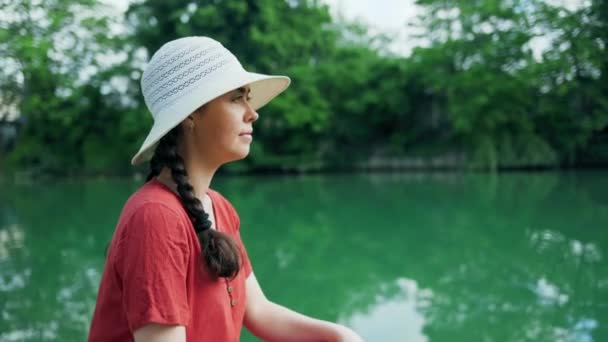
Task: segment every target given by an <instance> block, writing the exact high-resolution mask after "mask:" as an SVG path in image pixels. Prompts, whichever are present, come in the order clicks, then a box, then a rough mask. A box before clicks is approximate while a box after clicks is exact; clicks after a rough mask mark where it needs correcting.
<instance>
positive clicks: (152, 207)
mask: <svg viewBox="0 0 608 342" xmlns="http://www.w3.org/2000/svg"><path fill="white" fill-rule="evenodd" d="M182 220H183V219H182V218H181V217H180V216H178V215H177V213H175V212H173V211H172V210H171V209H169V208H167V207H165V206H164V205H162V204H160V203H146V204H144V205H143V206H142V207H140V208H138V209H137V210H136V211H135V212H134V213H133V214H132V216H131V218H130V219H129V221H128V226H127V227H125V228H126V229H125V233H124V236H123V237H122V239H121V240H120V242H119V244H118V250H117V254H116V259H115V264H114V265H115V271H116V273H117V275H118V278H119V282H120V286H121V288H122V305H123V310H124V313H125V315H126V318H127V321H128V323H129V328H130V329H131V331H132V332H134V331H136V330H137V329H139V328H140V327H142V326H144V325H145V324H148V323H159V324H168V325H184V326H185V325H187V324H188V321H189V320H190V316H189V312H190V311H189V306H188V300H187V298H188V296H187V287H186V276H187V270H188V259H189V253H190V252H189V247H188V246H189V244H188V238H187V234H186V229H187V227H185V226H184V224H183V221H182Z"/></svg>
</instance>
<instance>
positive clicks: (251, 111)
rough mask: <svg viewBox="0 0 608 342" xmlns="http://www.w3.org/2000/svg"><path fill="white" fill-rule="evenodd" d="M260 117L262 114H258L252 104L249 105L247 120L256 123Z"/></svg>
mask: <svg viewBox="0 0 608 342" xmlns="http://www.w3.org/2000/svg"><path fill="white" fill-rule="evenodd" d="M259 117H260V114H258V112H256V111H255V110H254V109H253V107H251V103H249V102H248V103H247V113H246V114H245V120H246V121H251V122H255V121H257V120H258V118H259Z"/></svg>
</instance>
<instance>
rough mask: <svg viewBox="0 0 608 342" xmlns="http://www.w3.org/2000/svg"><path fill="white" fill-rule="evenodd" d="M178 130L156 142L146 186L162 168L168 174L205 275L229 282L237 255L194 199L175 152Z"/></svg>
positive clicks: (237, 263)
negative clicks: (190, 227)
mask: <svg viewBox="0 0 608 342" xmlns="http://www.w3.org/2000/svg"><path fill="white" fill-rule="evenodd" d="M180 130H181V128H180V126H177V127H175V128H173V129H172V130H171V131H170V132H169V133H167V134H166V135H165V136H164V137H162V139H160V142H159V144H158V146H157V147H156V150H155V151H154V156H153V157H152V159H151V160H150V173H149V174H148V177H146V182H148V181H150V180H151V179H153V178H154V177H156V176H158V175H159V174H160V173H161V171H162V170H163V168H164V167H167V168H169V170H171V178H172V179H173V181H174V182H175V184H176V185H177V192H178V194H179V197H180V199H181V202H182V205H183V206H184V208H185V209H186V212H187V213H188V216H189V217H190V220H191V221H192V225H193V226H194V230H195V231H196V234H197V236H198V239H199V242H200V244H201V249H202V252H203V258H204V261H205V263H206V265H207V268H208V270H209V272H210V273H211V274H212V275H213V276H216V277H226V278H233V277H235V276H236V275H237V274H238V272H239V269H240V266H241V254H240V251H239V249H238V247H237V245H236V243H235V242H234V241H233V240H232V239H231V238H230V237H229V236H228V235H226V234H224V233H222V232H219V231H217V230H216V229H212V228H211V221H209V215H208V214H207V213H206V212H205V210H204V209H203V204H202V202H201V201H200V200H199V199H198V198H197V197H196V196H195V195H194V191H193V190H194V188H193V187H192V185H191V184H190V182H189V181H188V173H187V172H186V168H185V166H184V160H183V159H182V157H181V156H180V155H179V153H178V151H177V142H178V139H179V137H180V132H181V131H180Z"/></svg>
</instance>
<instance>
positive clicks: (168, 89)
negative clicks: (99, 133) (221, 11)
mask: <svg viewBox="0 0 608 342" xmlns="http://www.w3.org/2000/svg"><path fill="white" fill-rule="evenodd" d="M290 82H291V80H290V79H289V77H287V76H271V75H264V74H257V73H253V72H248V71H246V70H245V69H244V68H243V66H242V65H241V63H239V61H238V60H237V59H236V57H235V56H234V55H233V54H232V53H231V52H230V51H229V50H228V49H226V48H225V47H224V46H223V45H222V44H221V43H219V42H218V41H216V40H214V39H211V38H208V37H186V38H179V39H176V40H173V41H170V42H168V43H166V44H164V45H163V46H161V48H160V49H158V51H156V52H155V53H154V55H152V58H151V59H150V62H149V63H148V65H147V66H146V68H145V70H144V72H143V74H142V77H141V89H142V93H143V95H144V100H145V102H146V106H147V107H148V110H149V111H150V113H151V114H152V117H153V118H154V125H153V126H152V129H151V130H150V132H149V133H148V136H147V137H146V139H145V140H144V142H143V144H142V146H141V148H140V149H139V152H137V153H136V154H135V156H134V157H133V159H132V160H131V164H133V165H135V164H139V163H142V162H145V161H147V160H149V159H150V158H151V157H152V155H153V153H154V149H155V148H156V145H157V144H158V141H159V140H160V139H161V138H162V137H163V136H164V135H165V134H167V133H168V132H169V131H170V130H171V129H173V128H174V127H176V126H177V125H179V123H180V122H182V121H183V120H184V119H185V118H186V117H188V115H190V114H192V112H194V110H196V109H197V108H199V107H200V106H202V105H204V104H205V103H207V102H209V101H211V100H213V99H215V98H216V97H218V96H220V95H223V94H225V93H227V92H229V91H231V90H234V89H237V88H239V87H242V86H244V85H249V86H250V87H251V92H250V96H251V106H252V107H253V108H254V109H256V110H257V109H258V108H260V107H262V106H263V105H265V104H266V103H268V102H269V101H270V100H272V99H273V98H274V97H275V96H277V95H279V94H280V93H281V92H282V91H283V90H285V89H286V88H287V87H288V86H289V83H290Z"/></svg>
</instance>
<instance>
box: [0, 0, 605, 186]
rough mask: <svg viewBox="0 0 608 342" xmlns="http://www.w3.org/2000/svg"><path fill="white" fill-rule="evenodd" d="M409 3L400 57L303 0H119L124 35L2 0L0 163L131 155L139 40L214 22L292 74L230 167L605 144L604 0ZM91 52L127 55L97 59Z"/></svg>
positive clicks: (81, 17) (153, 46) (262, 61)
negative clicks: (13, 124) (586, 1)
mask: <svg viewBox="0 0 608 342" xmlns="http://www.w3.org/2000/svg"><path fill="white" fill-rule="evenodd" d="M417 3H418V5H420V6H422V7H423V9H424V10H425V12H424V13H425V14H424V15H422V16H421V17H420V18H419V21H418V23H417V25H418V26H419V27H421V28H424V29H425V30H426V31H425V33H424V34H423V35H422V38H424V39H425V40H426V41H427V42H428V44H427V47H424V48H416V49H415V50H414V51H413V53H412V55H411V56H409V57H403V56H395V55H394V54H392V53H390V52H389V51H388V49H387V46H388V45H387V44H388V43H390V40H389V39H387V37H384V36H374V35H371V34H370V33H369V32H368V31H367V28H366V27H365V26H363V25H361V24H356V23H349V22H342V21H336V20H334V19H332V17H331V15H330V12H329V8H328V7H327V5H324V4H323V3H321V2H320V1H314V0H301V1H274V0H259V1H253V0H246V1H242V0H225V1H222V2H217V1H209V0H207V1H199V2H196V3H193V2H191V1H185V0H172V1H160V0H144V1H139V2H133V3H132V4H131V5H130V7H129V9H128V11H127V12H126V14H125V19H126V20H125V22H126V25H127V28H128V30H127V33H124V34H108V32H111V31H112V30H111V28H112V27H113V26H115V24H116V22H118V21H119V20H118V19H119V18H116V16H113V15H112V13H111V12H109V8H108V7H107V6H104V5H101V4H99V3H98V2H97V1H95V0H88V1H84V2H83V1H79V2H75V1H70V0H52V1H46V2H45V3H44V7H43V6H41V3H38V2H36V1H32V0H19V1H11V2H2V6H1V8H2V11H3V12H5V13H9V16H8V18H10V20H5V21H3V22H1V23H0V42H1V43H0V52H1V53H2V56H3V57H2V58H0V62H1V63H3V65H4V67H3V68H0V91H2V97H1V99H0V100H1V102H0V103H1V104H2V105H3V106H7V105H15V106H17V107H18V110H19V112H20V113H21V117H22V118H23V120H24V125H23V126H22V129H21V131H20V136H19V140H18V141H17V144H16V148H15V149H14V150H12V151H11V153H10V154H9V155H8V159H7V162H8V163H1V164H2V165H7V166H12V167H14V168H26V169H27V168H29V169H34V170H39V171H43V172H50V173H56V174H66V173H67V174H81V173H86V174H89V173H91V174H99V173H126V172H129V159H130V157H131V155H132V154H133V153H134V152H135V151H137V149H138V148H139V145H140V143H141V141H142V140H143V138H144V137H145V135H146V133H147V131H148V129H149V127H150V124H151V121H152V120H151V117H150V115H149V114H148V112H147V110H146V108H145V106H144V104H143V101H142V98H141V95H140V93H139V77H140V74H141V68H142V66H143V64H144V63H145V57H142V53H141V52H142V51H147V53H148V55H149V54H150V53H152V52H153V51H155V50H157V49H158V48H159V47H160V46H161V45H162V44H163V43H164V42H166V41H169V40H171V39H175V38H177V37H181V36H186V35H208V36H211V37H214V38H216V39H218V40H219V41H221V42H222V43H223V44H224V45H225V46H227V47H228V48H229V49H230V50H231V51H233V52H234V53H235V54H236V55H237V56H238V57H239V59H240V60H241V62H242V63H243V64H244V66H245V67H246V68H248V69H250V70H252V71H258V72H263V73H273V74H286V75H289V76H290V77H291V78H292V80H293V83H292V86H291V87H290V89H289V90H288V91H287V92H285V93H284V94H282V95H281V96H280V97H278V98H277V99H276V100H274V101H273V102H271V103H270V104H269V105H268V106H266V107H265V108H263V109H262V110H261V113H260V114H261V120H260V121H259V122H258V123H257V124H256V125H257V126H256V136H257V138H256V141H255V143H254V144H253V145H252V150H251V155H250V157H249V158H248V159H247V160H246V161H245V162H241V163H238V165H237V164H234V165H230V166H228V167H227V168H226V170H228V171H234V172H247V171H251V170H301V171H305V170H317V169H333V168H353V167H355V165H361V164H365V163H366V162H368V161H369V160H371V159H372V158H376V157H381V158H406V157H416V156H427V157H435V156H438V155H445V154H450V153H455V154H464V155H466V156H467V160H468V161H469V163H468V166H470V167H473V168H482V169H490V170H496V169H498V168H505V167H506V168H511V167H538V166H558V165H576V164H577V163H578V162H579V161H584V162H585V163H587V162H589V161H591V162H601V161H604V162H606V161H608V158H606V153H605V152H603V151H606V150H607V149H608V147H605V144H606V142H607V141H608V139H606V138H605V137H606V135H607V134H608V132H607V131H606V129H607V128H606V127H607V126H608V95H607V94H608V89H607V87H608V78H607V77H608V76H607V75H608V72H607V69H608V57H607V56H608V54H606V46H608V34H607V33H606V32H608V27H607V26H608V24H607V23H608V7H607V5H606V4H605V2H603V1H592V2H591V4H590V5H589V6H582V7H580V8H578V9H574V10H568V9H566V8H563V7H560V6H555V5H550V4H548V3H546V2H544V1H538V2H529V1H523V0H514V1H510V2H504V1H498V0H475V1H469V0H466V1H465V0H448V1H446V0H418V1H417ZM539 39H540V41H543V39H544V42H546V43H547V44H545V45H547V47H546V48H545V49H544V50H542V54H539V52H538V51H539V50H535V49H534V46H535V45H537V44H538V41H539ZM100 55H101V56H103V55H106V56H107V55H116V56H122V57H124V58H122V60H119V61H118V62H116V63H114V64H112V65H108V64H107V63H102V60H103V59H104V58H99V56H100ZM87 72H88V73H89V76H88V77H83V76H82V74H83V73H87ZM83 80H85V81H83ZM121 89H122V90H121ZM0 107H1V108H0V124H1V123H2V120H3V112H2V109H3V107H2V106H0ZM0 148H1V147H0ZM2 155H4V153H3V154H2Z"/></svg>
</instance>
